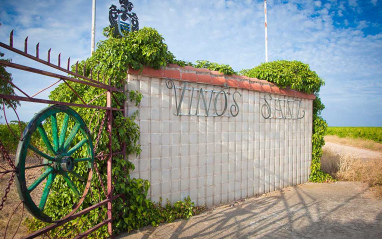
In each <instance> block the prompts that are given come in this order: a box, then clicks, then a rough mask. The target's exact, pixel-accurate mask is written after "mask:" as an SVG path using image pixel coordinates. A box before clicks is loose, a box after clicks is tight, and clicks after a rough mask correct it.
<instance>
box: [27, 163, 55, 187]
mask: <svg viewBox="0 0 382 239" xmlns="http://www.w3.org/2000/svg"><path fill="white" fill-rule="evenodd" d="M52 172H53V168H48V169H47V170H45V172H43V173H42V174H41V175H40V176H39V177H38V178H37V179H36V181H34V182H33V183H32V184H31V185H30V186H29V187H28V191H29V192H31V191H33V189H35V188H36V187H37V186H38V185H39V184H40V183H41V182H42V181H43V180H44V179H45V178H46V177H48V175H49V174H50V173H52Z"/></svg>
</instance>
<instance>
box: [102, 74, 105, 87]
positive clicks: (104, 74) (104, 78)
mask: <svg viewBox="0 0 382 239" xmlns="http://www.w3.org/2000/svg"><path fill="white" fill-rule="evenodd" d="M102 79H103V83H104V84H105V73H103V77H102Z"/></svg>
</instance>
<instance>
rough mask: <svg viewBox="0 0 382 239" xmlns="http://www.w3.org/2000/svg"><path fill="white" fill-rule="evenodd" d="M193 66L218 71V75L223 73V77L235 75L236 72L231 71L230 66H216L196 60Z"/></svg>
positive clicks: (212, 63)
mask: <svg viewBox="0 0 382 239" xmlns="http://www.w3.org/2000/svg"><path fill="white" fill-rule="evenodd" d="M194 66H195V67H196V68H206V69H208V70H211V71H219V72H220V73H223V74H225V75H232V74H236V72H235V71H234V70H233V68H232V67H231V66H230V65H225V64H218V63H215V62H209V61H202V60H198V61H196V65H194Z"/></svg>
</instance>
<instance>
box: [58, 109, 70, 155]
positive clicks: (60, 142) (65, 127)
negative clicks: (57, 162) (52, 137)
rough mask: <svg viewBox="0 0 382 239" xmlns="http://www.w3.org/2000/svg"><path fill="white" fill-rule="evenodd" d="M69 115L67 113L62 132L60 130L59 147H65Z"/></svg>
mask: <svg viewBox="0 0 382 239" xmlns="http://www.w3.org/2000/svg"><path fill="white" fill-rule="evenodd" d="M68 122H69V115H68V114H65V117H64V122H63V123H62V127H61V132H60V141H59V148H60V149H62V147H64V142H65V136H66V130H67V129H68Z"/></svg>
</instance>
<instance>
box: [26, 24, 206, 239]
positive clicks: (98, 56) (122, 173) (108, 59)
mask: <svg viewBox="0 0 382 239" xmlns="http://www.w3.org/2000/svg"><path fill="white" fill-rule="evenodd" d="M105 32H106V34H107V33H108V31H105ZM177 62H178V61H177V60H176V59H175V57H174V55H173V54H172V53H171V52H170V51H169V50H168V49H167V45H166V44H165V43H164V39H163V37H162V36H161V35H160V34H159V33H158V32H157V31H156V30H154V29H152V28H143V29H141V30H139V31H135V32H131V33H129V34H127V36H126V37H122V38H114V37H113V36H112V35H109V38H108V39H107V40H104V41H101V42H100V43H98V45H97V50H96V51H95V52H94V54H93V55H92V56H91V57H90V58H88V59H86V60H84V61H82V62H80V63H79V64H78V66H77V69H78V71H79V74H84V75H86V76H87V77H92V76H93V77H94V78H95V76H96V75H97V76H98V74H99V75H100V76H101V78H103V76H105V79H107V80H108V79H110V84H111V85H113V86H115V87H117V88H120V89H123V87H124V82H125V80H126V77H127V71H128V69H129V67H132V68H133V69H142V68H143V66H149V67H152V68H155V69H158V68H160V67H163V66H166V65H167V64H168V63H177ZM74 67H75V66H73V69H72V70H75V69H74ZM90 69H93V70H92V72H91V71H90ZM84 71H85V72H84ZM68 84H69V85H70V87H71V88H73V89H75V90H76V91H77V92H78V94H75V93H74V92H73V91H72V90H71V89H70V88H69V87H68V85H66V84H60V85H59V86H58V87H57V88H56V89H55V90H53V91H52V92H51V93H50V96H49V98H50V99H51V100H54V101H64V102H70V103H79V104H81V103H82V100H85V101H86V102H89V101H90V100H92V99H95V100H93V102H92V104H94V105H100V106H105V105H106V99H105V97H98V98H97V96H102V95H103V94H104V93H105V92H103V91H104V90H102V89H98V88H94V87H89V86H86V85H81V84H76V83H68ZM79 96H81V98H82V99H80V98H79ZM141 99H142V95H141V94H140V93H139V92H137V91H130V92H128V94H126V95H125V94H123V93H115V94H114V100H113V102H112V103H113V105H112V107H115V108H119V107H120V106H121V104H122V105H123V102H124V101H125V100H129V101H130V102H133V103H134V104H135V105H136V106H138V105H139V103H140V101H141ZM118 102H119V103H118ZM74 109H75V110H76V111H77V112H78V113H79V114H80V115H81V117H82V118H83V119H84V121H85V122H86V124H87V125H93V126H94V127H91V128H93V137H94V138H93V141H94V142H95V141H96V138H95V137H96V136H97V132H101V135H100V141H99V143H98V150H97V151H98V152H101V151H103V152H104V153H105V154H107V153H108V152H109V148H108V145H107V143H108V133H107V127H106V124H103V125H102V124H101V123H100V122H102V120H103V119H104V116H105V111H102V110H95V109H88V108H75V107H74ZM137 115H138V112H135V113H134V114H133V115H132V116H130V117H125V116H124V115H123V114H122V113H121V112H113V127H112V150H113V152H120V151H121V150H122V145H123V144H125V145H126V156H127V157H128V156H129V155H134V154H135V155H139V154H140V152H141V147H140V145H139V143H138V142H139V136H140V131H139V126H138V125H137V123H136V122H135V120H136V117H137ZM58 121H60V119H58ZM91 122H92V123H91ZM96 122H98V123H96ZM58 124H60V122H58ZM95 168H96V169H98V171H99V172H106V160H104V161H99V160H97V161H96V163H95ZM132 170H134V165H133V164H132V163H131V162H129V161H128V160H125V159H124V158H123V157H122V156H115V157H113V171H112V177H113V180H114V181H113V187H114V194H124V195H125V197H124V199H122V198H118V199H117V200H115V201H113V215H114V216H115V217H116V218H115V219H114V220H113V232H114V233H117V234H118V233H119V232H122V231H131V230H134V229H138V228H140V227H142V226H146V225H153V226H156V225H158V224H159V223H162V222H171V221H173V220H175V219H178V218H189V217H190V216H192V215H194V214H196V213H199V212H200V210H202V208H199V207H195V206H194V204H193V202H191V200H190V198H186V199H185V200H184V201H179V202H177V203H175V204H174V205H171V204H170V203H169V202H167V203H166V204H165V206H164V207H162V206H161V203H160V202H159V203H155V202H153V201H151V200H150V199H148V198H147V194H148V190H149V188H150V183H149V182H148V181H147V180H143V179H135V178H130V172H131V171H132ZM106 181H107V178H106V174H104V173H101V174H100V178H98V176H97V175H96V176H93V182H92V188H91V193H92V196H91V197H89V196H88V197H86V199H85V201H84V203H83V204H82V206H81V208H80V209H84V208H87V207H89V206H91V205H94V204H95V203H96V202H99V201H100V200H104V199H106V196H105V194H104V192H103V191H102V190H100V188H101V189H102V185H101V182H103V184H104V185H105V184H106ZM59 183H60V182H59ZM55 184H56V183H55ZM62 184H65V182H62ZM51 190H52V191H53V192H58V191H59V187H58V186H57V187H56V188H53V187H52V189H51ZM73 197H74V195H71V194H68V195H66V198H64V199H63V198H62V195H60V194H59V193H56V194H54V193H52V194H51V195H50V196H49V199H48V201H47V204H46V206H45V210H47V211H49V212H50V215H53V219H56V218H61V217H62V216H63V215H65V214H63V213H68V212H69V211H70V210H71V208H70V207H71V206H72V205H71V204H70V203H68V202H70V201H71V199H73ZM94 199H97V201H94ZM105 215H106V209H105V208H104V207H101V208H99V209H97V210H93V211H91V212H89V213H87V214H86V215H84V216H82V217H81V218H80V219H79V220H74V221H70V222H68V223H66V224H65V225H64V226H62V227H59V228H56V229H55V230H53V231H51V232H49V234H50V236H52V237H54V238H58V237H61V238H67V237H71V236H72V235H76V234H78V233H79V231H78V230H80V228H91V227H93V226H95V225H97V224H98V223H100V222H102V221H103V220H104V219H105V218H107V217H106V216H105ZM46 225H47V224H46V223H43V222H41V221H38V220H36V219H31V220H28V221H27V226H28V227H29V229H30V230H32V231H35V230H38V229H40V228H43V227H45V226H46ZM108 236H109V235H108V232H107V227H102V228H100V229H98V230H97V231H96V232H95V233H94V234H92V235H91V236H88V238H92V237H94V238H107V237H108Z"/></svg>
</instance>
